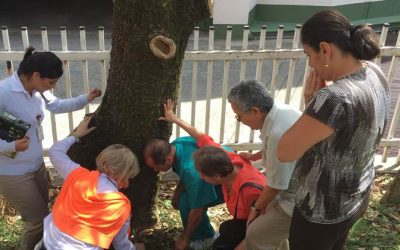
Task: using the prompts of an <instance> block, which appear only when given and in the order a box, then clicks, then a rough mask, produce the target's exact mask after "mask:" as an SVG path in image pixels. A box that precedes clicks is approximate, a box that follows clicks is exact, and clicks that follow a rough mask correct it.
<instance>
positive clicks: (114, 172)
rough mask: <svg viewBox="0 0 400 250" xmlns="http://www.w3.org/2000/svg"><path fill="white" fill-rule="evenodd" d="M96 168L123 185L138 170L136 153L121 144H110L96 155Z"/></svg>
mask: <svg viewBox="0 0 400 250" xmlns="http://www.w3.org/2000/svg"><path fill="white" fill-rule="evenodd" d="M96 165H97V169H98V170H99V172H101V173H105V174H106V175H107V176H108V177H110V178H112V179H114V180H116V181H119V182H120V183H121V184H123V185H127V184H128V183H129V179H131V178H134V177H135V176H136V175H138V174H139V172H140V167H139V162H138V159H137V157H136V155H135V154H134V153H133V152H132V151H131V150H130V149H129V148H128V147H126V146H124V145H122V144H112V145H110V146H108V147H106V148H105V149H103V151H101V152H100V154H99V155H98V156H97V157H96Z"/></svg>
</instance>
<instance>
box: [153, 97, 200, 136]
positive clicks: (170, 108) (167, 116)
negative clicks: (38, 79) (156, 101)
mask: <svg viewBox="0 0 400 250" xmlns="http://www.w3.org/2000/svg"><path fill="white" fill-rule="evenodd" d="M174 107H175V103H174V101H172V100H171V99H168V100H167V101H166V102H165V103H164V116H161V117H160V120H163V121H167V122H171V123H175V124H176V125H177V126H179V127H181V128H182V129H183V130H185V131H186V132H187V133H188V134H189V135H190V136H191V137H193V138H194V139H196V140H198V139H199V138H200V136H201V135H202V134H203V132H200V131H199V130H197V129H196V128H195V127H193V126H192V125H190V124H188V123H186V122H185V121H183V120H181V119H180V118H179V117H177V116H176V115H175V114H174Z"/></svg>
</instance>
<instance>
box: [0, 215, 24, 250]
mask: <svg viewBox="0 0 400 250" xmlns="http://www.w3.org/2000/svg"><path fill="white" fill-rule="evenodd" d="M21 232H22V221H21V218H20V217H19V216H12V217H10V216H2V217H0V250H6V249H7V250H11V249H17V247H18V246H19V242H20V239H21Z"/></svg>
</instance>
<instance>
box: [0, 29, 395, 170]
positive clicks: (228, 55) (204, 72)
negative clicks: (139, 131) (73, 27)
mask: <svg viewBox="0 0 400 250" xmlns="http://www.w3.org/2000/svg"><path fill="white" fill-rule="evenodd" d="M300 29H301V26H300V25H298V26H296V28H295V30H294V32H290V34H292V38H291V39H287V38H286V37H284V27H283V26H279V28H278V30H277V31H276V37H274V38H273V39H271V37H269V36H268V37H267V35H270V33H267V27H266V26H262V28H261V30H260V32H259V34H257V35H256V36H257V37H258V39H249V37H250V30H249V27H248V26H244V29H243V39H242V40H241V41H235V40H232V29H231V27H229V26H228V27H227V31H226V39H225V41H219V40H215V39H214V29H213V27H210V29H209V31H208V32H200V31H199V29H198V28H195V30H194V33H193V36H192V37H193V39H191V41H193V43H190V44H188V50H187V51H186V53H185V58H184V66H183V70H182V72H183V73H182V76H181V90H180V91H181V93H180V95H179V101H178V106H177V113H178V115H179V116H181V117H182V118H183V119H185V120H187V121H190V123H191V124H192V125H195V126H196V127H199V128H200V129H202V130H204V131H205V132H206V133H209V134H210V135H212V136H213V137H214V138H215V139H216V140H219V141H220V142H221V143H224V144H227V145H230V146H231V147H233V148H234V149H236V150H255V149H258V148H259V147H260V144H259V140H258V136H257V135H258V132H254V131H250V130H249V129H248V128H246V127H245V126H242V125H241V124H239V123H238V122H237V121H236V120H235V119H234V115H233V113H232V111H231V109H230V107H227V105H228V103H227V100H226V97H227V93H228V91H229V88H230V87H232V86H234V85H236V84H237V83H238V82H239V81H240V80H243V79H250V78H253V79H257V80H261V81H263V82H264V83H265V84H266V86H267V87H268V88H269V90H270V91H271V94H272V95H273V96H274V97H275V98H276V100H277V101H280V102H284V103H287V104H290V105H294V106H296V107H298V108H299V109H300V110H302V109H303V106H304V100H303V95H302V89H303V88H302V87H303V85H304V83H305V76H306V75H307V72H308V70H309V68H308V64H307V58H306V56H305V54H304V53H303V50H302V49H301V48H299V46H300V42H299V36H300ZM388 31H389V25H386V24H385V25H384V26H383V27H382V30H381V32H380V46H381V49H382V52H381V55H380V57H379V58H377V59H376V63H378V64H381V66H382V68H383V70H384V72H385V73H386V75H387V76H388V79H389V82H390V84H391V85H392V86H391V87H392V88H393V89H394V90H395V91H393V92H394V93H393V94H395V95H397V96H396V97H395V99H396V100H397V102H396V101H394V104H392V109H393V111H392V118H391V121H390V123H389V130H388V133H387V138H386V139H384V140H382V142H381V146H382V147H383V151H382V154H380V155H379V159H378V161H380V162H387V164H386V165H385V167H392V166H394V165H396V163H399V161H400V150H399V147H400V139H399V134H397V137H396V135H395V132H396V129H397V130H399V126H398V123H399V119H400V95H399V94H400V70H399V69H398V67H397V64H398V57H399V56H400V35H398V36H397V39H396V42H395V44H394V45H393V46H387V45H386V39H387V36H388ZM36 33H37V32H36ZM91 34H92V33H91ZM274 34H275V33H274ZM399 34H400V33H399ZM37 35H38V34H37ZM52 35H53V36H54V34H52ZM200 35H201V36H200ZM77 36H79V45H80V46H79V47H80V48H77V47H75V48H74V49H73V50H69V47H68V40H67V30H66V28H65V27H61V28H60V33H59V39H60V40H61V48H60V49H58V50H55V49H52V48H50V46H49V39H48V31H47V29H46V28H45V27H42V28H41V30H40V38H41V48H40V46H37V45H36V46H35V47H37V48H38V49H43V50H52V51H53V52H54V53H56V55H57V56H59V57H60V58H61V60H62V61H63V63H64V76H63V79H62V80H61V81H60V83H59V85H63V87H64V90H58V93H57V94H59V93H61V95H62V96H64V97H71V96H72V95H73V92H74V93H79V92H81V93H82V92H84V93H87V92H88V90H89V87H90V86H91V85H90V82H91V81H92V79H93V78H96V79H97V82H98V85H99V87H100V88H101V89H102V90H103V91H104V89H105V86H106V79H107V67H108V63H109V59H110V51H109V50H107V49H106V42H105V32H104V29H103V28H102V27H99V29H98V31H97V38H96V40H97V41H98V47H97V48H96V49H92V50H88V49H87V39H86V31H85V28H84V27H79V35H77ZM21 38H22V48H26V47H28V46H29V45H30V43H29V39H30V36H29V35H28V30H27V28H26V27H22V28H21ZM251 38H254V35H253V37H251ZM76 39H78V38H76ZM75 43H76V41H75ZM2 45H3V51H0V64H3V66H0V69H1V68H2V67H3V68H4V69H5V71H7V73H8V74H11V73H12V72H13V70H14V67H13V65H14V64H17V63H18V62H19V61H21V60H22V57H23V54H24V50H23V49H19V50H16V49H13V47H14V44H13V46H12V45H11V43H10V35H9V30H8V29H7V27H2ZM0 46H1V43H0ZM52 46H54V45H52ZM15 47H16V46H15ZM2 62H3V63H2ZM93 63H94V64H97V66H96V67H95V68H96V70H93V71H90V70H89V66H88V64H91V65H93ZM72 64H74V65H75V68H76V67H80V70H79V73H76V72H77V70H75V69H74V72H73V73H71V67H72V66H71V65H72ZM79 64H80V66H77V65H79ZM72 68H73V67H72ZM92 68H93V66H92ZM93 72H95V73H93ZM76 74H81V77H79V76H77V75H76ZM0 76H1V74H0ZM72 78H74V79H75V81H78V82H82V85H81V86H77V85H76V84H75V83H73V81H72ZM75 81H74V82H75ZM74 84H75V85H74ZM76 89H79V91H77V90H76ZM199 93H200V94H199ZM95 106H96V105H94V107H92V106H91V105H88V106H87V107H86V108H85V112H89V111H90V110H89V109H91V110H93V109H95V108H96V107H95ZM80 115H81V113H79V112H74V114H73V113H69V114H68V115H64V116H63V115H53V114H51V115H50V116H49V115H47V117H50V119H49V121H47V123H46V121H45V123H44V126H46V125H48V129H49V130H50V129H51V131H52V133H51V134H52V136H50V132H49V131H48V133H47V136H46V137H45V142H44V146H45V148H46V147H49V146H50V145H51V144H52V143H53V142H54V141H56V140H57V139H58V138H60V137H61V136H62V137H63V136H65V135H67V134H69V132H70V131H71V130H72V129H73V127H74V125H76V123H77V122H79V120H80V118H79V116H80ZM57 116H59V117H57ZM76 116H78V117H76ZM74 120H75V123H74ZM183 133H184V132H182V131H181V130H180V129H179V128H178V129H176V128H175V129H174V135H173V137H175V136H176V137H178V136H182V135H183ZM389 148H391V149H392V150H391V151H389ZM393 148H394V150H395V151H393ZM393 152H394V153H393ZM393 154H394V155H393ZM388 156H392V157H388ZM387 170H393V169H392V168H390V169H387Z"/></svg>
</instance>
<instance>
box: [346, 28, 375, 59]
mask: <svg viewBox="0 0 400 250" xmlns="http://www.w3.org/2000/svg"><path fill="white" fill-rule="evenodd" d="M350 40H351V43H352V45H353V47H352V50H351V53H352V55H353V56H354V57H355V58H357V59H360V60H372V59H374V58H375V57H377V56H378V55H379V53H380V48H379V41H378V37H377V35H376V33H375V32H374V31H373V30H372V28H371V27H370V26H368V25H365V24H364V25H357V26H355V27H353V28H352V29H351V30H350Z"/></svg>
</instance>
